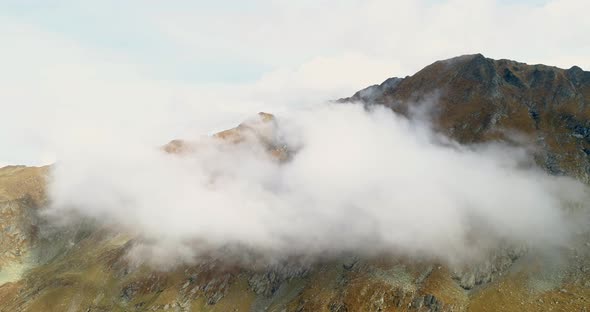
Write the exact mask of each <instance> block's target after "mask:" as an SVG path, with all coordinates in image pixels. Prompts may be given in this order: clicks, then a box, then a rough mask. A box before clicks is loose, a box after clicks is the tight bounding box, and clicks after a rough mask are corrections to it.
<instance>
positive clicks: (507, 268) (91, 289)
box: [0, 54, 590, 312]
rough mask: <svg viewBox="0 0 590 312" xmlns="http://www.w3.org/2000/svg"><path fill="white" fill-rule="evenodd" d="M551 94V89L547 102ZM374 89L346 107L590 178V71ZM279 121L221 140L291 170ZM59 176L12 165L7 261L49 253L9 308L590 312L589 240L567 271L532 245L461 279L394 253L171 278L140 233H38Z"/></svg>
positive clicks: (536, 68) (476, 74)
mask: <svg viewBox="0 0 590 312" xmlns="http://www.w3.org/2000/svg"><path fill="white" fill-rule="evenodd" d="M516 68H518V70H517V69H516ZM537 89H539V90H541V89H542V90H544V92H543V93H542V94H534V92H535V90H537ZM363 90H364V92H363ZM363 90H361V91H359V92H357V93H355V95H353V96H351V97H349V98H344V99H341V100H339V102H341V103H342V102H361V103H362V104H364V105H365V106H367V107H371V106H372V105H383V106H386V107H389V108H391V109H393V110H394V111H396V112H398V113H400V114H403V115H406V116H409V117H412V114H413V112H412V106H413V104H422V103H425V102H426V103H427V104H429V105H432V110H431V112H432V115H429V117H430V118H431V119H432V121H433V123H434V127H435V128H436V129H437V131H440V132H442V133H444V134H446V135H448V136H449V137H451V138H453V139H455V140H457V141H459V142H461V143H465V144H478V143H481V142H489V141H495V140H500V141H505V140H511V137H510V135H508V134H506V131H509V130H510V131H516V132H519V133H524V135H526V136H527V138H529V139H530V140H531V141H532V143H533V144H534V145H535V147H536V148H538V150H539V152H538V153H537V154H535V157H536V159H537V162H538V164H539V165H541V166H542V167H543V168H545V169H546V170H547V171H548V172H550V173H552V174H555V175H572V176H576V177H577V178H579V179H581V180H583V181H585V182H587V181H588V179H587V175H588V172H589V168H590V166H589V165H588V158H589V156H590V118H589V117H590V112H589V109H588V104H589V103H590V100H589V99H590V73H589V72H585V71H582V70H581V69H580V68H579V67H572V68H570V69H568V70H564V69H559V68H556V67H551V66H545V65H526V64H524V63H518V62H514V61H508V60H491V59H487V58H485V57H484V56H483V55H481V54H476V55H470V56H460V57H457V58H453V59H449V60H443V61H437V62H435V63H433V64H431V65H429V66H426V67H425V68H424V69H423V70H421V71H419V72H418V73H416V74H414V75H412V76H407V77H405V78H390V79H388V80H386V81H384V82H383V83H382V84H380V85H373V86H370V87H368V88H365V89H363ZM274 122H275V118H274V117H273V116H272V115H270V114H266V113H260V114H259V115H257V116H255V118H253V119H252V120H249V121H247V122H244V123H243V124H241V125H239V126H237V127H236V128H233V129H229V130H226V131H223V132H220V133H218V134H216V135H214V136H213V137H212V138H213V139H215V140H217V139H220V140H221V141H223V142H227V143H231V144H237V143H239V142H244V141H246V142H249V141H248V140H253V142H258V143H260V144H263V146H264V147H265V148H266V150H267V151H268V152H269V153H270V155H271V156H273V157H274V158H275V159H278V160H281V161H284V160H287V159H288V157H287V156H288V152H289V151H288V149H287V148H285V146H282V145H277V144H274V142H272V141H271V140H269V139H268V135H267V132H266V130H268V129H267V128H266V127H267V126H268V125H272V124H273V123H274ZM193 148H195V149H198V146H192V145H191V142H190V141H184V140H174V141H171V142H170V143H168V144H167V145H165V146H163V147H162V150H163V151H164V152H168V153H172V154H182V153H183V152H186V151H190V150H191V149H193ZM585 149H587V150H588V152H586V150H585ZM48 171H50V168H49V167H41V168H33V167H19V166H17V167H3V168H1V169H0V187H2V189H0V213H6V214H7V215H11V216H14V217H11V218H3V219H2V220H5V221H8V222H10V224H1V225H2V229H4V230H6V229H9V230H12V229H17V231H16V232H18V233H16V234H15V235H14V236H11V237H16V238H17V239H14V240H4V241H2V243H4V245H2V246H3V247H4V248H6V249H11V250H10V251H11V252H12V251H15V252H13V253H14V254H16V255H18V257H8V256H10V252H9V253H8V254H6V255H7V259H9V260H10V261H13V263H24V262H25V260H24V258H19V257H20V255H21V254H22V255H24V254H27V253H30V254H32V255H41V256H42V257H41V258H39V259H38V260H37V261H33V263H32V264H31V267H28V268H27V269H26V270H24V271H23V272H19V274H18V275H19V276H18V278H16V279H11V280H10V281H8V282H6V283H3V284H1V285H0V311H11V312H12V311H264V310H266V311H329V312H336V311H338V312H344V311H548V310H561V311H583V309H585V308H587V307H589V306H590V248H589V247H588V244H584V243H582V244H580V245H576V246H573V247H571V249H568V250H560V251H559V252H560V253H562V254H563V259H562V260H563V263H559V264H555V265H554V264H551V265H552V266H549V269H547V267H546V266H544V264H543V263H542V261H541V260H540V259H542V258H541V257H537V255H535V254H528V253H527V251H526V250H520V249H506V250H497V251H494V252H493V253H492V254H491V255H490V257H489V258H488V259H486V261H484V262H483V263H479V264H477V265H474V266H473V267H466V268H461V269H458V270H454V269H453V268H450V267H449V266H446V265H444V264H441V263H436V262H428V261H422V262H421V261H412V260H410V259H406V258H404V257H392V256H387V255H384V256H376V257H373V258H370V259H361V258H359V257H358V256H355V255H350V256H348V255H347V256H342V257H340V258H338V259H329V260H325V261H319V262H318V263H315V264H313V265H312V266H309V267H299V266H292V265H290V264H278V265H276V266H271V267H266V268H262V269H261V268H241V267H237V266H235V265H227V264H223V263H220V262H219V261H215V260H213V261H210V262H204V263H198V264H194V265H193V264H191V265H182V266H179V267H177V268H173V269H170V270H168V271H162V270H157V269H154V268H151V267H148V266H136V265H133V263H131V262H130V260H129V259H128V258H126V257H125V255H126V253H127V252H128V251H129V250H130V248H132V247H133V245H134V243H136V241H135V240H134V239H133V238H132V237H131V238H128V237H126V236H124V235H112V234H108V233H105V231H104V229H101V228H100V227H98V228H96V227H94V225H92V224H91V225H90V226H88V225H77V226H76V227H73V228H71V229H69V230H67V231H65V232H63V233H60V232H57V233H56V232H51V231H49V232H44V231H38V226H42V225H43V224H42V223H38V222H37V220H36V218H35V217H33V218H31V217H30V216H31V215H33V216H34V215H36V213H37V212H38V211H39V209H42V206H43V204H44V202H45V201H46V198H45V197H46V190H45V185H44V181H45V179H46V175H47V174H48ZM17 225H18V226H17ZM580 235H581V236H582V238H583V241H588V239H590V235H588V234H587V233H582V234H580ZM20 238H23V239H22V240H21V239H20ZM7 261H8V260H7ZM19 261H20V262H19ZM0 265H1V263H0ZM553 265H554V266H553ZM2 269H3V267H0V272H1V271H2ZM0 275H1V274H0Z"/></svg>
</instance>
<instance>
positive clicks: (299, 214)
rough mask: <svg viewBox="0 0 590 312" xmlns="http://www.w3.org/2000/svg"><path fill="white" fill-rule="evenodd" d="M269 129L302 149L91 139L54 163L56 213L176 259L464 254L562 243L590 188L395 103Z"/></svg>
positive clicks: (279, 140) (304, 113) (456, 258)
mask: <svg viewBox="0 0 590 312" xmlns="http://www.w3.org/2000/svg"><path fill="white" fill-rule="evenodd" d="M262 125H264V127H265V129H264V133H265V134H264V137H265V138H266V139H265V140H267V139H268V140H270V141H272V142H275V143H276V144H278V145H281V146H282V145H286V146H288V147H289V148H290V149H291V150H292V152H291V153H292V155H291V157H290V159H289V160H288V161H286V162H280V161H277V159H275V158H273V157H272V156H270V155H269V153H268V151H267V147H266V146H265V144H261V143H260V142H259V140H258V139H257V138H258V137H257V136H254V137H249V139H247V140H245V141H243V142H241V143H238V144H228V143H224V142H222V141H220V140H217V139H213V138H210V137H206V138H200V139H198V140H196V142H194V143H193V144H194V145H193V149H192V150H191V151H190V152H187V153H184V154H181V155H176V154H166V153H163V152H162V151H161V150H159V149H156V148H153V147H148V146H145V145H141V144H135V143H134V142H122V141H117V140H113V141H112V142H109V144H106V145H94V146H90V145H89V146H87V147H86V149H85V150H83V151H82V150H81V151H77V152H76V153H75V154H71V155H70V156H71V157H69V158H67V157H66V158H63V159H62V160H61V161H60V162H59V163H58V164H56V166H55V168H54V170H53V174H52V181H51V184H50V198H51V201H52V206H51V207H50V211H51V212H52V213H54V214H56V215H58V216H60V218H63V217H64V213H63V212H64V211H70V212H72V211H74V212H76V214H78V215H80V214H81V215H83V216H86V217H92V218H95V219H96V220H98V221H99V223H104V224H110V225H116V226H117V227H118V228H119V229H121V230H123V231H129V232H134V233H137V234H138V235H139V236H141V237H143V238H145V239H146V241H147V242H149V243H147V244H148V245H147V248H148V251H149V252H158V253H162V254H165V255H167V256H168V257H170V258H171V259H175V260H178V259H184V260H186V261H190V260H191V259H194V258H195V257H198V256H199V255H200V253H203V252H204V250H219V249H221V248H227V247H232V248H233V247H238V246H241V247H243V248H245V249H248V250H253V251H255V252H258V253H260V254H263V255H266V256H269V255H270V256H271V257H275V258H281V257H286V256H311V257H317V256H329V255H337V254H341V253H346V252H354V253H361V254H375V253H396V254H402V255H408V256H413V257H420V258H424V257H425V258H435V259H439V260H443V261H448V262H452V263H457V262H462V261H467V260H470V259H473V258H476V257H478V256H480V255H481V254H482V253H483V252H485V251H486V250H487V249H488V248H494V247H497V246H498V245H499V244H501V243H502V244H503V243H508V244H518V245H527V246H532V247H535V246H536V247H541V246H558V245H561V244H564V243H565V242H566V241H567V239H568V237H569V234H570V227H571V225H572V224H571V223H570V222H569V221H568V217H567V216H566V215H565V213H564V205H566V204H567V203H570V204H571V203H574V202H575V203H582V202H583V200H584V198H585V196H586V191H585V188H584V187H583V186H582V185H581V184H580V183H578V182H576V181H574V180H573V179H570V178H566V177H554V176H549V175H547V174H546V173H544V172H542V171H540V170H539V169H537V168H536V167H535V166H533V165H532V163H531V162H530V158H529V157H528V156H529V155H528V154H527V152H526V151H525V150H523V149H519V148H514V147H507V146H503V145H498V144H491V145H482V146H461V145H459V144H457V143H455V142H453V141H452V140H450V139H448V138H444V137H441V136H440V135H437V134H435V133H433V132H432V131H431V130H430V128H429V125H428V123H425V122H423V121H416V120H408V119H406V118H405V117H401V116H397V115H395V114H394V113H393V112H391V111H389V110H387V109H385V108H374V109H372V110H370V111H365V110H364V109H363V107H362V105H354V104H346V105H345V104H338V105H332V104H325V105H318V106H317V107H316V108H313V109H311V110H299V111H292V112H291V113H289V114H286V115H285V116H282V117H281V118H279V119H278V120H277V121H275V122H270V123H264V122H260V121H259V122H258V123H256V122H255V123H254V126H253V127H254V128H255V129H258V130H257V131H262V130H261V128H260V127H261V126H262ZM259 143H260V144H259ZM539 229H543V230H542V231H540V230H539ZM144 247H146V246H144ZM144 251H145V250H144Z"/></svg>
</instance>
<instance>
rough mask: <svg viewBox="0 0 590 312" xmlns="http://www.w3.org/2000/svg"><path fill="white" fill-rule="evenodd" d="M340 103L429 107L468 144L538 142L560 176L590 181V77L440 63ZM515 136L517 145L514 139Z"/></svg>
mask: <svg viewBox="0 0 590 312" xmlns="http://www.w3.org/2000/svg"><path fill="white" fill-rule="evenodd" d="M339 102H362V103H365V105H385V106H387V107H390V108H391V109H393V110H394V111H396V112H398V113H401V114H405V115H408V114H410V113H412V109H415V108H416V105H417V104H423V105H425V106H428V105H429V104H432V103H435V104H434V106H433V107H429V108H428V109H429V110H430V112H431V113H432V115H433V116H431V117H432V118H433V119H434V122H435V125H436V127H437V128H438V130H439V131H441V132H443V133H445V134H446V135H448V136H450V137H452V138H454V139H456V140H457V141H459V142H461V143H479V142H484V141H490V140H505V141H506V140H508V141H510V140H514V136H516V135H523V136H526V137H527V139H528V140H527V141H529V142H535V146H536V147H537V148H539V149H540V150H541V151H542V153H539V154H538V156H539V159H538V160H539V163H540V164H542V165H543V166H544V167H545V168H546V169H547V170H548V171H549V172H551V173H553V174H566V175H572V176H577V177H579V178H580V179H582V180H583V181H586V182H588V179H589V176H588V175H589V174H590V163H589V160H590V72H587V71H583V70H582V69H581V68H579V67H577V66H574V67H572V68H570V69H567V70H566V69H560V68H557V67H552V66H546V65H527V64H524V63H519V62H515V61H510V60H493V59H489V58H486V57H484V56H483V55H481V54H475V55H464V56H459V57H455V58H452V59H448V60H443V61H438V62H435V63H433V64H431V65H429V66H427V67H425V68H424V69H422V70H420V71H419V72H417V73H416V74H415V75H413V76H409V77H405V78H389V79H387V80H385V81H384V82H383V83H382V84H380V85H374V86H370V87H368V88H365V89H363V90H361V91H358V92H357V93H355V94H354V95H353V96H351V97H349V98H343V99H340V100H339ZM511 136H512V137H511Z"/></svg>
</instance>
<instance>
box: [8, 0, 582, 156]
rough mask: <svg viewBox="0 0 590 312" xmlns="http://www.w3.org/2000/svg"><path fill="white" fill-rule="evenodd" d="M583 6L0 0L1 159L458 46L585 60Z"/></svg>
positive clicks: (274, 95) (270, 100) (550, 60)
mask: <svg viewBox="0 0 590 312" xmlns="http://www.w3.org/2000/svg"><path fill="white" fill-rule="evenodd" d="M587 12H590V2H589V1H587V0H547V1H533V0H528V1H507V0H501V1H492V0H468V1H467V0H462V1H461V0H450V1H445V0H430V1H409V0H408V1H405V0H400V1H381V0H375V1H366V0H363V1H361V0H359V1H356V0H344V1H342V0H341V1H324V0H314V1H307V0H305V1H265V0H258V1H148V0H141V1H139V0H135V1H134V0H129V1H115V0H103V1H58V0H56V1H28V0H18V1H16V0H15V1H10V0H0V38H2V46H1V47H0V68H1V70H0V103H1V104H0V105H2V106H1V107H2V116H3V117H4V118H2V119H3V121H2V123H0V148H1V149H0V151H1V153H0V165H5V164H46V163H50V162H53V161H55V160H56V159H59V155H60V154H61V153H60V152H61V151H63V150H64V149H68V148H69V147H71V146H73V145H77V144H78V143H80V142H83V143H85V144H89V143H90V144H91V143H92V142H101V141H105V140H109V138H112V137H113V135H116V136H118V137H120V138H126V139H129V140H136V141H142V142H143V141H145V142H146V143H149V144H160V143H163V142H166V141H167V140H169V139H172V138H175V137H179V136H183V137H186V136H195V135H197V134H200V133H204V132H208V131H213V130H218V129H222V128H225V127H229V126H231V125H234V124H235V123H237V122H239V121H240V120H242V119H244V118H245V117H247V116H249V115H252V114H253V113H255V112H257V111H259V110H267V111H271V112H275V113H280V112H281V111H284V110H285V109H286V108H287V107H288V108H292V107H293V106H298V105H299V106H305V105H313V102H314V101H322V100H326V99H333V98H338V97H342V96H348V95H350V94H352V93H353V92H354V91H356V90H358V89H360V88H363V87H365V86H367V85H369V84H374V83H379V82H381V81H383V80H384V79H386V78H388V77H391V76H405V75H409V74H413V73H414V72H416V71H417V70H419V69H420V68H422V67H424V66H426V65H428V64H430V63H432V62H434V61H436V60H438V59H444V58H449V57H453V56H456V55H460V54H468V53H477V52H481V53H483V54H484V55H486V56H488V57H492V58H510V59H515V60H518V61H523V62H527V63H544V64H550V65H556V66H559V67H564V68H569V67H571V66H572V65H574V64H575V65H579V66H581V67H582V68H584V69H586V70H588V69H590V57H589V56H590V40H588V34H589V33H590V19H588V18H587ZM78 146H80V145H79V144H78Z"/></svg>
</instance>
